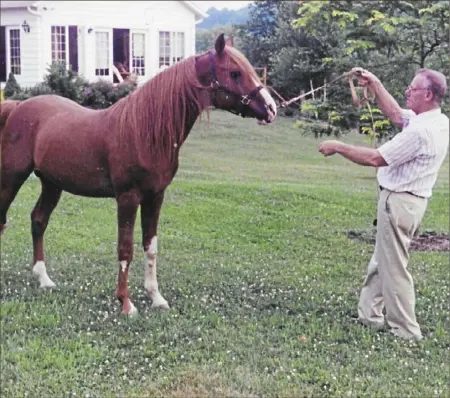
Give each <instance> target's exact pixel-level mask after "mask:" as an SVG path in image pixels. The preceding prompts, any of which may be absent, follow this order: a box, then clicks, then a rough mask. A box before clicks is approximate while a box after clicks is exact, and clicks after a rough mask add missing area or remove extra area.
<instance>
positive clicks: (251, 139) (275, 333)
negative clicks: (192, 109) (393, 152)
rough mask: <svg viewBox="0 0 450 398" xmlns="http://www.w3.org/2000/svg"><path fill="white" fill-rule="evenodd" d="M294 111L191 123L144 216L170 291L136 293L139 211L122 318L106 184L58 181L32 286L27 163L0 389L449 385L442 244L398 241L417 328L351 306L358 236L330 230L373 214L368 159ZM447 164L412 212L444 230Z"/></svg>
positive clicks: (180, 390) (5, 258) (216, 390)
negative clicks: (414, 248) (387, 325)
mask: <svg viewBox="0 0 450 398" xmlns="http://www.w3.org/2000/svg"><path fill="white" fill-rule="evenodd" d="M293 123H294V122H293V120H292V119H279V120H278V121H277V122H276V124H274V125H271V126H267V127H260V126H258V125H257V124H256V123H255V122H254V121H252V120H248V119H245V120H244V119H241V118H236V117H234V116H233V115H229V114H226V113H222V112H219V111H216V112H212V114H211V124H210V126H208V123H207V121H206V118H204V120H203V121H202V123H201V124H197V125H196V126H195V129H194V131H193V132H192V133H191V136H190V137H189V139H188V140H187V142H186V144H185V145H184V147H183V149H182V153H181V159H180V169H179V172H178V174H177V176H176V178H175V180H174V182H173V183H172V185H171V186H170V187H169V188H168V190H167V194H166V200H165V202H164V205H163V208H162V213H161V217H160V225H159V234H158V235H159V257H158V275H159V284H160V290H161V293H162V294H163V295H164V296H165V298H166V299H167V300H168V301H169V304H170V305H171V307H172V309H171V310H170V311H167V312H162V311H153V310H151V309H150V302H149V300H148V299H147V298H146V296H145V293H144V290H143V287H142V286H143V254H142V251H141V247H140V230H139V229H138V228H137V229H136V233H135V260H134V261H133V263H132V266H131V271H130V272H131V274H130V291H131V294H132V298H133V301H134V304H135V305H136V307H137V308H138V310H139V316H138V317H137V318H136V319H128V318H126V317H122V316H120V315H119V311H120V310H119V305H118V302H117V301H116V300H115V297H114V291H115V286H116V277H117V273H118V269H119V266H118V264H117V259H116V211H115V202H114V201H113V200H102V199H88V198H81V197H75V196H72V195H70V194H63V197H62V199H61V202H60V204H59V206H58V207H57V209H56V210H55V212H54V214H53V215H52V219H51V221H50V225H49V227H48V230H47V233H46V254H47V268H48V271H49V275H50V277H51V278H52V279H53V280H54V281H55V282H56V283H57V288H56V289H54V290H53V291H41V290H40V289H39V288H38V287H37V283H36V282H35V281H34V280H33V278H32V276H31V267H32V264H31V259H32V248H31V235H30V222H29V214H30V212H31V209H32V207H33V205H34V203H35V201H36V200H37V197H38V195H39V181H38V180H37V179H35V178H30V179H29V180H28V181H27V183H26V184H25V185H24V186H23V188H22V190H21V191H20V192H19V195H18V196H17V198H16V200H15V202H14V203H13V206H12V207H11V209H10V212H9V228H8V229H7V230H6V233H5V235H4V237H3V238H2V241H1V265H2V268H1V282H2V286H1V298H2V302H1V304H2V305H1V328H2V339H1V380H0V382H1V388H2V397H25V396H29V397H66V396H67V397H68V396H77V397H80V396H83V397H84V396H89V397H102V398H103V397H161V398H162V397H164V398H166V397H179V398H181V397H321V396H330V397H383V398H384V397H435V396H442V397H443V396H445V395H446V394H448V382H449V378H448V360H449V356H448V353H449V345H450V336H449V308H448V299H449V284H448V269H449V258H448V253H418V252H413V253H412V254H411V258H410V268H411V272H412V274H413V277H414V280H415V284H416V291H417V316H418V320H419V322H420V324H421V326H422V328H423V331H424V335H425V339H424V340H423V341H421V342H405V341H402V340H398V339H395V338H393V337H390V336H389V335H388V334H387V333H382V332H373V331H371V330H367V329H365V328H362V327H360V326H358V325H356V324H355V323H353V322H352V320H351V319H350V317H351V316H352V315H354V314H355V313H356V306H357V301H358V294H359V289H360V287H361V284H362V282H363V278H364V273H365V270H366V266H367V263H368V261H369V259H370V256H371V253H372V250H373V247H372V246H371V245H369V244H365V243H362V242H358V241H354V240H350V239H348V238H347V236H346V233H347V232H348V231H349V230H358V229H359V230H365V229H369V228H371V223H372V221H373V219H374V217H375V206H376V203H375V202H376V190H375V189H376V188H375V187H376V185H375V184H376V182H375V179H374V176H375V171H374V170H373V169H370V168H364V167H360V166H356V165H353V164H351V163H350V162H348V161H346V160H345V159H343V158H342V157H339V156H334V157H331V158H324V157H322V155H320V154H319V153H318V152H317V149H316V148H317V145H318V143H319V141H318V140H316V139H314V138H311V137H305V136H302V134H301V132H300V131H299V130H296V129H294V128H293V127H292V126H293ZM343 140H345V141H346V142H353V143H363V144H364V139H363V137H362V136H359V135H357V134H354V135H352V136H350V135H349V136H346V137H344V138H343ZM367 145H369V144H367ZM448 172H449V164H448V159H446V161H445V164H444V166H443V167H442V169H441V172H440V175H439V179H438V182H437V184H436V188H435V190H434V195H433V197H432V199H431V200H430V202H429V207H428V211H427V214H426V216H425V219H424V221H423V229H433V230H436V231H440V232H445V233H448V231H449V225H448V222H449V221H448V220H449V184H448ZM136 225H137V226H139V225H140V222H139V219H138V220H137V223H136Z"/></svg>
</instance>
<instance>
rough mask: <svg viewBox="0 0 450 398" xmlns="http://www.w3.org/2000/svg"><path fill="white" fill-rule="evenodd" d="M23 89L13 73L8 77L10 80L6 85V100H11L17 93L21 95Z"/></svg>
mask: <svg viewBox="0 0 450 398" xmlns="http://www.w3.org/2000/svg"><path fill="white" fill-rule="evenodd" d="M20 91H21V88H20V85H19V83H17V80H16V78H15V77H14V75H13V74H12V73H10V74H9V75H8V80H7V81H6V84H5V89H4V90H3V95H4V96H5V98H10V97H12V96H13V95H14V94H16V93H20Z"/></svg>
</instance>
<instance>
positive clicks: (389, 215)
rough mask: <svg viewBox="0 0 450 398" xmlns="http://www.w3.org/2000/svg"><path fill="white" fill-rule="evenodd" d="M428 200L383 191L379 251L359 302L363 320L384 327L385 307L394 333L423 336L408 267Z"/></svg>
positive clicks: (360, 315)
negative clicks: (417, 319) (413, 243)
mask: <svg viewBox="0 0 450 398" xmlns="http://www.w3.org/2000/svg"><path fill="white" fill-rule="evenodd" d="M427 203H428V200H427V199H424V198H419V197H417V196H414V195H411V194H409V193H406V192H401V193H397V192H392V191H389V190H386V189H383V190H382V191H381V192H380V199H379V201H378V211H377V235H376V243H375V250H374V253H373V255H372V258H371V260H370V262H369V266H368V269H367V276H366V279H365V281H364V285H363V287H362V290H361V295H360V299H359V305H358V318H359V320H360V322H362V323H364V324H366V325H368V326H371V327H374V328H381V327H383V326H384V316H383V308H384V307H385V309H386V321H387V324H388V326H389V327H390V328H391V332H392V333H393V334H395V335H397V336H400V337H403V338H406V339H421V338H422V334H421V331H420V327H419V325H418V323H417V321H416V315H415V311H414V307H415V295H414V283H413V279H412V277H411V275H410V273H409V272H408V270H407V266H408V259H409V254H408V250H409V247H410V244H411V240H412V238H413V237H414V235H416V234H417V232H418V229H419V226H420V223H421V221H422V218H423V216H424V214H425V210H426V208H427Z"/></svg>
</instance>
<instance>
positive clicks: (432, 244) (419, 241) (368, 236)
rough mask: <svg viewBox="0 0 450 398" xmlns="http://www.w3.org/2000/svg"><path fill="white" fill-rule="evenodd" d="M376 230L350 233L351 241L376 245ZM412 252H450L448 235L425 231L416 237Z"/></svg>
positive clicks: (348, 234)
mask: <svg viewBox="0 0 450 398" xmlns="http://www.w3.org/2000/svg"><path fill="white" fill-rule="evenodd" d="M375 235H376V229H375V228H374V229H371V230H359V231H354V230H353V231H348V232H347V237H348V238H349V239H354V240H359V241H361V242H365V243H370V244H375ZM410 251H417V252H448V251H450V239H449V236H448V235H444V234H439V233H437V232H435V231H425V232H424V233H422V234H419V236H417V237H415V238H414V239H413V241H412V242H411V248H410Z"/></svg>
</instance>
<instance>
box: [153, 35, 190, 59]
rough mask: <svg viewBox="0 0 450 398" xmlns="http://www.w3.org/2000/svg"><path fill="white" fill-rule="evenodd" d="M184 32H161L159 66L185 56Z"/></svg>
mask: <svg viewBox="0 0 450 398" xmlns="http://www.w3.org/2000/svg"><path fill="white" fill-rule="evenodd" d="M185 55H186V54H185V48H184V32H159V67H160V68H161V67H162V66H170V65H173V64H174V63H175V62H179V61H181V60H182V59H184V58H185Z"/></svg>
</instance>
